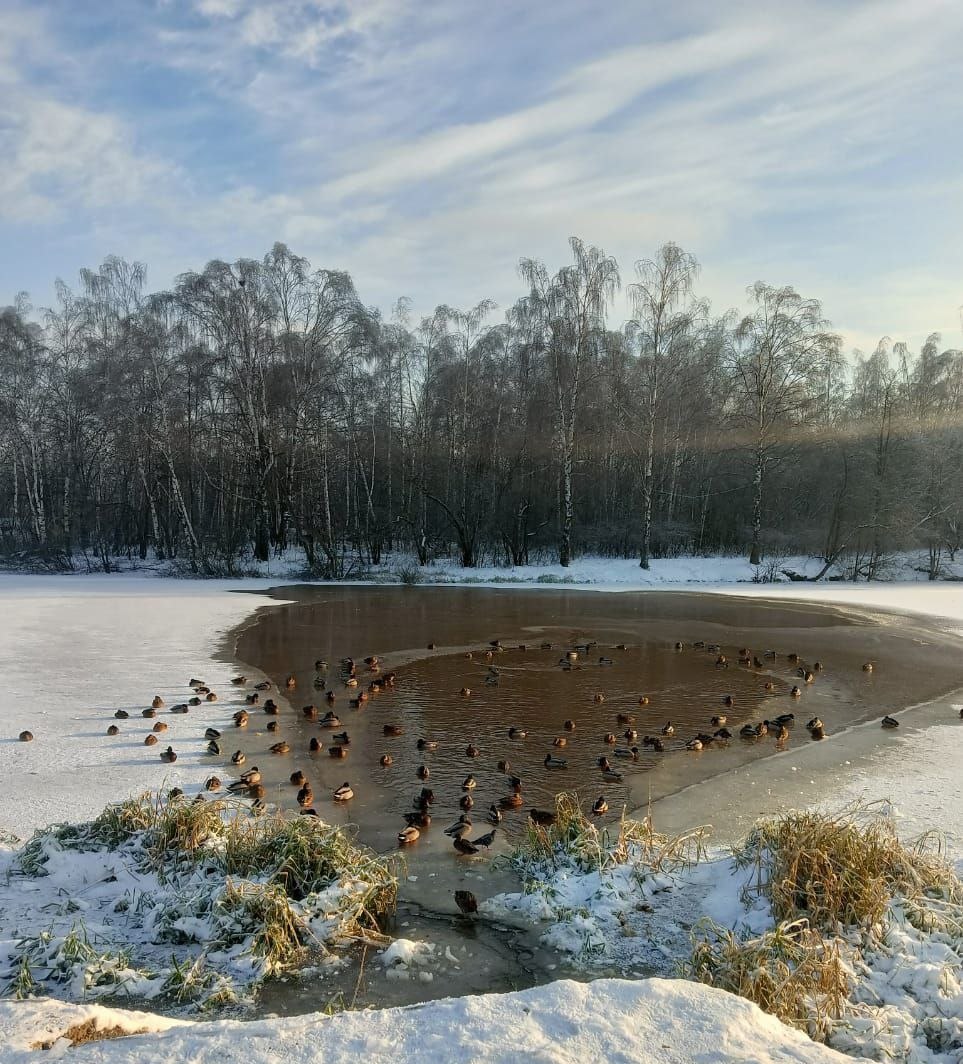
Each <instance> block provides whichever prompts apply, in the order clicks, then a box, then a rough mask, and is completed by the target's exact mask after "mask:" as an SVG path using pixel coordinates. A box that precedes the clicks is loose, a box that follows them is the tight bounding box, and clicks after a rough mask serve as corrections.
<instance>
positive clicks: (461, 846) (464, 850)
mask: <svg viewBox="0 0 963 1064" xmlns="http://www.w3.org/2000/svg"><path fill="white" fill-rule="evenodd" d="M454 845H455V850H456V851H457V852H458V853H460V854H461V855H462V856H464V857H473V856H474V855H475V854H476V853H478V847H477V846H472V844H471V843H470V842H469V841H468V839H465V838H462V837H461V836H458V837H457V838H456V839H455V843H454Z"/></svg>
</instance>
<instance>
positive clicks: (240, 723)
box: [234, 709, 251, 728]
mask: <svg viewBox="0 0 963 1064" xmlns="http://www.w3.org/2000/svg"><path fill="white" fill-rule="evenodd" d="M250 719H251V718H250V715H249V714H248V712H247V710H246V709H239V710H238V711H237V712H236V713H235V714H234V727H235V728H246V727H247V723H248V721H249V720H250Z"/></svg>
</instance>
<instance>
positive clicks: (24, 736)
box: [17, 730, 157, 743]
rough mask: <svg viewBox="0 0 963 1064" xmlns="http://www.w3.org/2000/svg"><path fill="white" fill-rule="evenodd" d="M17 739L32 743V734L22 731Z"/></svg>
mask: <svg viewBox="0 0 963 1064" xmlns="http://www.w3.org/2000/svg"><path fill="white" fill-rule="evenodd" d="M17 738H18V739H19V741H20V742H22V743H32V742H33V732H32V731H26V730H24V731H22V732H21V733H20V734H19V735H18V736H17ZM154 741H155V742H156V741H157V740H156V739H155V740H154Z"/></svg>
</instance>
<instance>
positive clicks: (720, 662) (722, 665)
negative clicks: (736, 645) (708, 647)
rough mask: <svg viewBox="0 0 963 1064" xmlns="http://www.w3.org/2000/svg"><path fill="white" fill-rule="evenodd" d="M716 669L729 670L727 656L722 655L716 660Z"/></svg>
mask: <svg viewBox="0 0 963 1064" xmlns="http://www.w3.org/2000/svg"><path fill="white" fill-rule="evenodd" d="M716 668H717V669H728V668H729V659H728V658H727V657H726V656H725V654H720V655H719V656H718V657H717V658H716Z"/></svg>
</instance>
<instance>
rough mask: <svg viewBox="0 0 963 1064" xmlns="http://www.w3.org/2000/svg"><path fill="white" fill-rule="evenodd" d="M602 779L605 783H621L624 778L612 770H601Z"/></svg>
mask: <svg viewBox="0 0 963 1064" xmlns="http://www.w3.org/2000/svg"><path fill="white" fill-rule="evenodd" d="M602 779H604V780H605V781H606V783H621V782H622V780H623V779H625V777H624V776H623V775H622V773H621V772H616V771H615V769H614V768H603V769H602Z"/></svg>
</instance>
